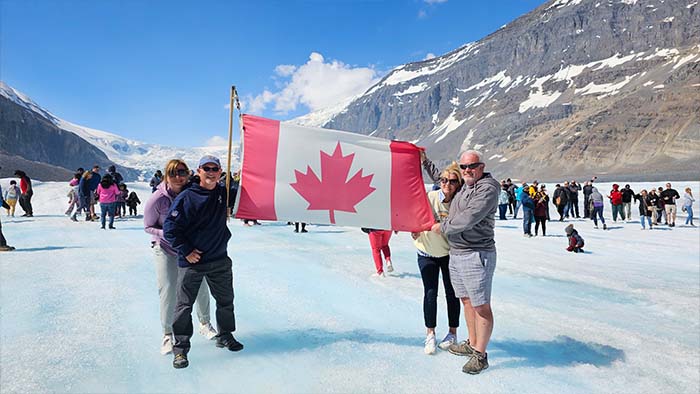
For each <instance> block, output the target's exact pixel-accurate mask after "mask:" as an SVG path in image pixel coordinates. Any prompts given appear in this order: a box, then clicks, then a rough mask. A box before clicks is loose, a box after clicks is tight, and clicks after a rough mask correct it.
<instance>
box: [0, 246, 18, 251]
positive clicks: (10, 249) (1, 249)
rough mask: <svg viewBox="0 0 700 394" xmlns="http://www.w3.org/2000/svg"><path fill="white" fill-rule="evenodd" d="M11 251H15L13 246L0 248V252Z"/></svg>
mask: <svg viewBox="0 0 700 394" xmlns="http://www.w3.org/2000/svg"><path fill="white" fill-rule="evenodd" d="M13 250H15V247H14V246H10V245H4V246H0V252H12V251H13Z"/></svg>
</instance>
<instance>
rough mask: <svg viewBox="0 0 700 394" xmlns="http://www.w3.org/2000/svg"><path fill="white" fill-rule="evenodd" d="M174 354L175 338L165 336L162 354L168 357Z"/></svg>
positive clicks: (161, 346)
mask: <svg viewBox="0 0 700 394" xmlns="http://www.w3.org/2000/svg"><path fill="white" fill-rule="evenodd" d="M172 352H173V338H172V335H170V334H166V335H163V343H162V344H161V345H160V354H162V355H164V356H165V355H166V354H170V353H172Z"/></svg>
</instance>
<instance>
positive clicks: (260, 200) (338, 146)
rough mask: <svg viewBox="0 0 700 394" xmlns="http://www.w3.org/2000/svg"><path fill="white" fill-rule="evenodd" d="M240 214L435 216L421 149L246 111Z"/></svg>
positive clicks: (349, 222) (367, 219) (363, 221)
mask: <svg viewBox="0 0 700 394" xmlns="http://www.w3.org/2000/svg"><path fill="white" fill-rule="evenodd" d="M242 138H243V139H242V141H243V153H242V164H241V181H240V185H239V193H238V196H237V201H236V207H235V208H234V209H235V210H236V215H235V216H236V217H237V218H241V219H261V220H279V221H296V222H307V223H316V224H337V225H344V226H356V227H370V228H377V229H387V230H389V229H390V230H397V231H423V230H427V229H429V228H430V226H431V225H432V224H433V223H434V220H433V214H432V211H431V209H430V205H429V203H428V199H427V197H426V193H425V186H424V184H423V176H422V172H421V162H420V152H421V150H422V148H419V147H417V146H415V145H413V144H411V143H408V142H400V141H388V140H383V139H380V138H373V137H368V136H365V135H360V134H354V133H347V132H342V131H337V130H329V129H321V128H312V127H302V126H296V125H292V124H287V123H281V122H279V121H276V120H272V119H266V118H261V117H258V116H252V115H243V137H242Z"/></svg>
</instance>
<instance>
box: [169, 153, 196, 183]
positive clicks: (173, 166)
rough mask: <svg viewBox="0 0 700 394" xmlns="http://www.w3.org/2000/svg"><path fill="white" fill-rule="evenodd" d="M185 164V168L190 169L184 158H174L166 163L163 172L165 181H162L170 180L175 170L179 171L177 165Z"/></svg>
mask: <svg viewBox="0 0 700 394" xmlns="http://www.w3.org/2000/svg"><path fill="white" fill-rule="evenodd" d="M180 165H183V166H185V170H187V171H189V170H190V168H189V167H188V166H187V163H185V162H184V161H183V160H180V159H172V160H170V161H169V162H168V164H166V165H165V172H163V181H162V182H166V184H167V182H169V181H170V178H172V177H173V174H174V173H175V171H177V167H178V166H180Z"/></svg>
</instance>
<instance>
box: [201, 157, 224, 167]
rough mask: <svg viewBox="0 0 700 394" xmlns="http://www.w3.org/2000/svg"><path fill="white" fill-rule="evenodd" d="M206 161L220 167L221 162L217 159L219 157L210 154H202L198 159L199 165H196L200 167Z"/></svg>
mask: <svg viewBox="0 0 700 394" xmlns="http://www.w3.org/2000/svg"><path fill="white" fill-rule="evenodd" d="M207 163H213V164H216V165H217V166H219V167H221V162H220V161H219V159H218V158H217V157H216V156H212V155H204V156H202V158H201V159H199V166H198V167H201V166H203V165H205V164H207Z"/></svg>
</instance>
